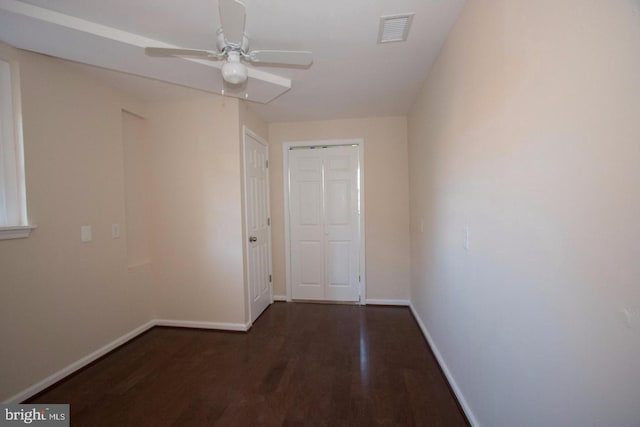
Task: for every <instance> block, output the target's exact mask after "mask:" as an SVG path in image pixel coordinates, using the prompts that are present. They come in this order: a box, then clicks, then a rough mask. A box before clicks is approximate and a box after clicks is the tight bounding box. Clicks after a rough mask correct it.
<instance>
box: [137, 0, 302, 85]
mask: <svg viewBox="0 0 640 427" xmlns="http://www.w3.org/2000/svg"><path fill="white" fill-rule="evenodd" d="M218 7H219V10H220V28H219V29H218V31H217V33H216V35H217V40H216V41H217V43H216V45H217V48H218V50H217V51H210V50H198V49H173V48H163V47H147V48H145V53H146V54H147V55H148V56H153V57H181V58H197V59H208V60H212V61H219V60H222V61H225V63H224V65H223V66H222V78H223V79H224V81H225V82H227V83H229V84H232V85H239V84H242V83H244V82H245V81H246V80H247V77H248V70H247V67H246V65H244V64H243V63H242V62H241V60H244V61H247V62H251V63H256V64H264V65H293V66H302V67H308V66H310V65H311V63H312V62H313V56H312V54H311V52H307V51H291V50H252V51H249V50H248V49H249V39H248V38H247V36H246V35H245V33H244V26H245V17H246V11H245V5H244V3H242V2H240V1H238V0H219V3H218Z"/></svg>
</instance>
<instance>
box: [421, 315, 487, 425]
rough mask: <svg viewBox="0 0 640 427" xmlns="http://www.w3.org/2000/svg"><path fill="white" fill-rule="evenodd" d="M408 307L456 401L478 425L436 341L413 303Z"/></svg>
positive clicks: (472, 421) (470, 420)
mask: <svg viewBox="0 0 640 427" xmlns="http://www.w3.org/2000/svg"><path fill="white" fill-rule="evenodd" d="M409 308H411V313H412V314H413V317H414V318H415V319H416V322H417V323H418V326H420V330H421V331H422V334H423V335H424V337H425V339H426V340H427V342H428V343H429V347H431V351H433V354H434V355H435V356H436V360H437V361H438V364H439V365H440V368H441V369H442V372H444V375H445V377H447V381H449V384H450V385H451V389H452V390H453V393H454V394H455V395H456V397H457V398H458V402H459V403H460V406H461V407H462V410H463V411H464V413H465V415H466V416H467V419H468V420H469V423H470V424H471V425H472V426H473V427H480V423H479V422H478V420H477V419H476V417H475V415H474V414H473V411H471V407H470V406H469V404H468V403H467V400H466V399H465V398H464V395H463V394H462V390H460V387H458V384H457V383H456V380H455V379H454V378H453V375H452V374H451V371H450V370H449V367H448V366H447V363H446V362H445V360H444V358H443V357H442V354H440V351H439V350H438V347H436V343H435V342H434V341H433V339H432V338H431V334H429V330H428V329H427V327H426V326H425V324H424V323H423V322H422V319H421V318H420V316H419V315H418V312H417V311H416V309H415V307H414V306H413V303H409Z"/></svg>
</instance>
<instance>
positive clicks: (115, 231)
mask: <svg viewBox="0 0 640 427" xmlns="http://www.w3.org/2000/svg"><path fill="white" fill-rule="evenodd" d="M111 237H113V238H114V239H118V238H120V224H111Z"/></svg>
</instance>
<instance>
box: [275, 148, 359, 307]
mask: <svg viewBox="0 0 640 427" xmlns="http://www.w3.org/2000/svg"><path fill="white" fill-rule="evenodd" d="M334 145H357V146H358V167H359V169H360V170H359V172H360V173H359V176H358V180H359V182H360V191H359V193H360V224H359V227H358V229H359V230H358V231H359V233H358V234H359V237H360V260H359V269H360V272H359V277H360V304H361V305H366V294H367V292H366V291H367V274H366V256H365V246H366V245H365V233H364V230H365V227H364V219H365V203H364V202H365V196H364V195H365V191H364V188H365V183H364V139H363V138H356V139H331V140H315V141H298V142H293V141H292V142H284V143H283V144H282V178H283V179H282V180H283V182H284V252H285V280H286V285H287V301H289V302H290V301H292V298H291V275H292V274H291V240H290V239H291V231H290V222H289V221H290V212H289V195H290V191H291V188H290V176H289V152H290V149H291V148H298V147H315V146H327V147H329V146H334Z"/></svg>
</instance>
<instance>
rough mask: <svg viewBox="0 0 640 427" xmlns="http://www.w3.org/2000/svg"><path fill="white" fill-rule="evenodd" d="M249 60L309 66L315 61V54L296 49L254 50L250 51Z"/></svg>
mask: <svg viewBox="0 0 640 427" xmlns="http://www.w3.org/2000/svg"><path fill="white" fill-rule="evenodd" d="M249 60H250V61H251V62H256V63H264V64H282V65H300V66H309V65H311V63H312V62H313V54H312V53H311V52H307V51H294V50H254V51H251V52H249Z"/></svg>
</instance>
